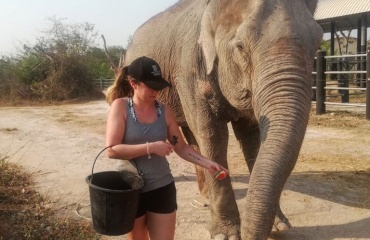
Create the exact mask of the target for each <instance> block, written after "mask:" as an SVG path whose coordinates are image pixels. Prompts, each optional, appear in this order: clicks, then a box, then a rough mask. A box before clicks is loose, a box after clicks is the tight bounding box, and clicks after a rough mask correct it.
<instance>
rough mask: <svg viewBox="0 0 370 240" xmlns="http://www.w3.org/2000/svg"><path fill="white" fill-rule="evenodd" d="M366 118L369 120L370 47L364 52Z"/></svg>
mask: <svg viewBox="0 0 370 240" xmlns="http://www.w3.org/2000/svg"><path fill="white" fill-rule="evenodd" d="M366 119H367V120H370V47H369V48H368V49H367V53H366Z"/></svg>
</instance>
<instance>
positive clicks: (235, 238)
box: [213, 234, 240, 240]
mask: <svg viewBox="0 0 370 240" xmlns="http://www.w3.org/2000/svg"><path fill="white" fill-rule="evenodd" d="M213 239H214V240H240V237H239V236H238V235H232V236H229V237H227V236H225V235H224V234H217V235H216V236H215V237H214V238H213Z"/></svg>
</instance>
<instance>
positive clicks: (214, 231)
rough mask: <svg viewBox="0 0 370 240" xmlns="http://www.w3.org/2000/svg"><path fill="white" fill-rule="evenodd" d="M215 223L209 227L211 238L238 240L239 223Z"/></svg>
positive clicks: (215, 239)
mask: <svg viewBox="0 0 370 240" xmlns="http://www.w3.org/2000/svg"><path fill="white" fill-rule="evenodd" d="M227 223H228V224H225V222H224V223H223V224H217V225H213V224H212V226H211V228H210V231H209V232H210V234H211V239H214V240H240V239H241V237H240V231H239V230H240V224H238V223H236V222H235V223H236V224H234V225H233V224H230V221H228V222H227Z"/></svg>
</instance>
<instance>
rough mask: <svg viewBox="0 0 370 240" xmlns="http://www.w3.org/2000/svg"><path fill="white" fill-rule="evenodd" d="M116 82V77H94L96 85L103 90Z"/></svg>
mask: <svg viewBox="0 0 370 240" xmlns="http://www.w3.org/2000/svg"><path fill="white" fill-rule="evenodd" d="M113 82H114V79H109V78H100V79H94V86H95V87H96V88H98V89H100V90H102V91H104V90H106V89H107V88H109V87H110V86H111V85H112V84H113Z"/></svg>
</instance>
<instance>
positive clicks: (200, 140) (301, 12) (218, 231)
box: [125, 0, 323, 239]
mask: <svg viewBox="0 0 370 240" xmlns="http://www.w3.org/2000/svg"><path fill="white" fill-rule="evenodd" d="M316 5H317V0H294V1H292V0H268V1H267V0H181V1H179V2H178V3H176V4H175V5H174V6H172V7H170V8H169V9H167V10H166V11H164V12H162V13H160V14H158V15H156V16H154V17H153V18H151V19H150V20H148V21H147V22H146V23H145V24H143V25H142V26H141V27H140V28H139V29H138V30H137V31H136V32H135V34H134V37H133V41H132V43H131V44H130V46H129V47H128V51H127V53H126V59H125V64H126V65H128V64H130V62H131V61H133V60H134V59H135V58H137V57H140V56H148V57H151V58H153V59H155V60H156V61H157V62H159V64H160V65H161V68H162V73H163V75H164V77H165V79H167V80H168V81H170V82H171V84H172V86H173V87H172V88H168V89H165V90H164V91H162V92H161V93H160V95H159V99H160V101H162V102H165V103H167V104H169V105H170V106H171V107H172V109H173V110H174V111H175V113H176V116H177V118H178V122H179V125H180V126H181V127H182V130H183V133H184V135H185V137H186V139H187V141H188V142H189V143H190V144H192V145H193V146H195V147H197V148H198V149H199V151H200V152H201V153H202V154H203V155H205V156H207V157H209V158H211V159H214V160H215V161H217V162H219V163H221V164H222V165H224V166H225V167H227V159H226V158H227V157H226V156H227V145H228V128H227V123H228V122H231V124H232V127H233V130H234V133H235V136H236V138H237V139H238V141H239V143H240V146H241V148H242V152H243V154H244V157H245V160H246V164H247V165H248V168H249V170H250V172H251V173H250V174H251V175H250V181H249V188H248V193H247V199H246V202H245V206H244V207H243V209H241V211H240V212H241V214H239V211H238V208H237V205H236V202H235V197H234V194H233V189H232V186H231V180H230V178H229V177H228V178H226V179H225V180H222V181H218V180H214V179H213V178H212V176H211V175H210V174H208V173H204V172H203V171H202V170H199V169H198V170H197V177H198V181H199V188H200V191H201V193H202V194H204V195H206V196H207V197H208V198H209V201H210V211H211V216H212V217H211V219H210V226H209V231H210V233H211V237H212V238H214V237H217V238H219V237H220V236H221V238H225V239H227V238H229V239H239V238H240V237H241V239H267V238H268V236H269V234H270V232H271V230H272V227H273V226H274V223H275V226H277V227H278V228H279V229H285V228H288V227H290V226H289V221H288V220H287V219H286V218H285V216H284V214H283V213H282V211H281V210H280V204H279V199H280V195H281V192H282V190H283V187H284V184H285V182H286V180H287V178H288V176H289V175H290V173H291V171H292V170H293V168H294V166H295V163H296V160H297V157H298V153H299V150H300V148H301V144H302V141H303V138H304V135H305V131H306V126H307V122H308V116H309V110H310V104H311V72H312V64H313V59H314V56H315V53H316V51H317V49H318V47H319V43H320V41H321V39H322V34H323V33H322V29H321V28H320V26H319V25H318V24H317V23H316V21H315V20H314V18H313V16H312V15H313V12H314V10H315V8H316Z"/></svg>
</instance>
